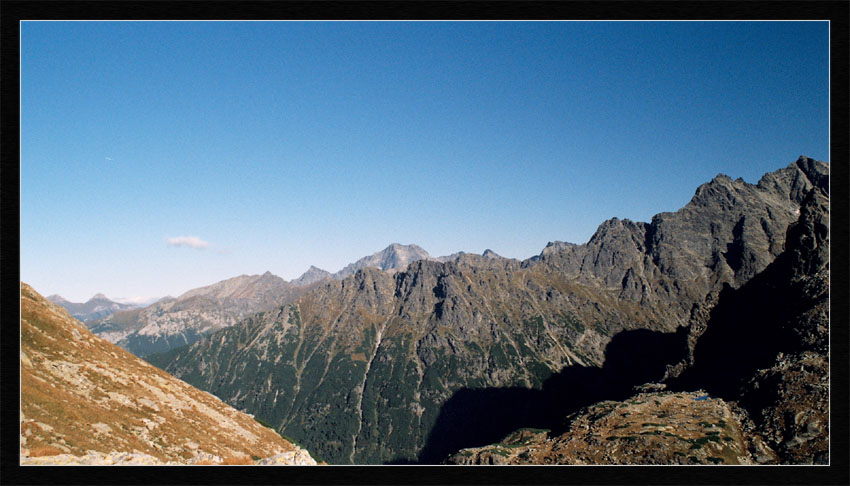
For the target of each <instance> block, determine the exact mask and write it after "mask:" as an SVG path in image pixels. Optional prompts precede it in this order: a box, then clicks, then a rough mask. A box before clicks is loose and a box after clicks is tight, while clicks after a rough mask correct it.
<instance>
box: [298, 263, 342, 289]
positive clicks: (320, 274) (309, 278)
mask: <svg viewBox="0 0 850 486" xmlns="http://www.w3.org/2000/svg"><path fill="white" fill-rule="evenodd" d="M331 278H333V274H331V272H328V271H326V270H322V269H321V268H317V267H314V266H313V265H310V268H308V269H307V271H306V272H304V273H303V274H301V276H300V277H298V278H296V279H293V280H290V281H289V283H291V284H292V285H297V286H298V287H303V286H305V285H310V284H313V283H316V282H321V281H322V280H327V279H331Z"/></svg>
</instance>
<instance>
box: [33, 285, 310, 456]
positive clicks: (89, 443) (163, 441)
mask: <svg viewBox="0 0 850 486" xmlns="http://www.w3.org/2000/svg"><path fill="white" fill-rule="evenodd" d="M20 429H21V435H20V444H21V456H22V463H24V464H46V463H49V464H58V463H105V462H108V461H112V462H114V463H126V464H134V463H147V462H151V461H158V462H157V463H181V464H186V463H197V462H198V461H201V460H203V461H207V462H223V461H228V460H229V461H233V460H248V461H252V460H257V459H261V458H274V457H278V458H282V457H290V456H291V458H292V459H293V461H295V460H296V459H297V460H298V461H301V462H304V461H305V458H304V454H303V451H302V450H301V449H300V448H298V447H297V446H295V445H293V444H292V443H290V442H289V441H287V440H285V439H283V438H282V437H280V436H279V435H278V434H276V433H275V432H274V431H272V430H271V429H269V428H267V427H265V426H263V425H261V424H260V423H258V422H257V421H256V420H254V419H253V418H252V417H251V416H249V415H247V414H245V413H242V412H239V411H237V410H235V409H233V408H232V407H230V406H228V405H226V404H224V403H223V402H222V401H221V400H219V399H218V398H216V397H214V396H212V395H210V394H208V393H205V392H202V391H200V390H197V389H195V388H193V387H191V386H190V385H188V384H186V383H184V382H182V381H180V380H177V379H176V378H174V377H172V376H171V375H169V374H167V373H164V372H163V371H161V370H159V369H157V368H155V367H153V366H150V365H149V364H147V363H146V362H144V361H142V360H141V359H139V358H137V357H135V356H133V355H131V354H129V353H128V352H126V351H124V350H123V349H121V348H118V347H117V346H115V345H113V344H111V343H108V342H106V341H104V340H103V339H100V338H98V337H96V336H95V335H93V334H92V333H91V332H90V331H89V330H88V329H86V327H85V325H83V324H82V323H81V322H79V321H77V320H75V319H74V318H72V317H71V316H70V315H69V314H68V313H67V312H66V311H65V310H64V309H63V308H61V307H59V306H58V305H55V304H52V303H50V302H48V301H47V300H45V299H44V298H43V297H42V296H41V295H39V294H38V293H37V292H36V291H35V290H33V289H32V288H31V287H30V286H29V285H27V284H25V283H21V415H20ZM116 451H117V452H116ZM282 455H285V456H282ZM70 456H74V457H70ZM246 458H247V459H246ZM252 458H253V459H252ZM275 460H277V459H275Z"/></svg>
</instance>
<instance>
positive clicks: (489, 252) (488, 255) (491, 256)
mask: <svg viewBox="0 0 850 486" xmlns="http://www.w3.org/2000/svg"><path fill="white" fill-rule="evenodd" d="M481 256H483V257H484V258H487V259H490V260H495V259H497V258H503V257H502V255H499V254H498V253H496V252H495V251H493V250H491V249H489V248H487V249H486V250H484V253H482V254H481Z"/></svg>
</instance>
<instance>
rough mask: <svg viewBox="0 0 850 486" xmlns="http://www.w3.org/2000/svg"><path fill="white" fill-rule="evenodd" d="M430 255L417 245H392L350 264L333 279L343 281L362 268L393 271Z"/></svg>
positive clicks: (425, 258) (428, 257)
mask: <svg viewBox="0 0 850 486" xmlns="http://www.w3.org/2000/svg"><path fill="white" fill-rule="evenodd" d="M430 258H431V255H429V254H428V252H427V251H425V250H423V249H422V248H420V247H419V246H417V245H400V244H398V243H393V244H391V245H390V246H388V247H386V248H384V249H383V250H381V251H379V252H377V253H373V254H371V255H369V256H367V257H363V258H361V259H360V260H357V261H356V262H354V263H350V264H348V265H346V266H345V268H343V269H342V270H340V271H339V272H337V273H335V274H334V278H337V279H343V278H345V277H348V276H351V275H354V273H355V272H357V270H360V269H363V268H369V267H373V268H380V269H381V270H384V271H390V272H391V271H393V270H400V269H403V268H406V267H407V265H409V264H410V263H412V262H415V261H417V260H427V259H430Z"/></svg>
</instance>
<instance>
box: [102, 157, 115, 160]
mask: <svg viewBox="0 0 850 486" xmlns="http://www.w3.org/2000/svg"><path fill="white" fill-rule="evenodd" d="M104 159H106V160H113V158H112V157H104Z"/></svg>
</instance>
